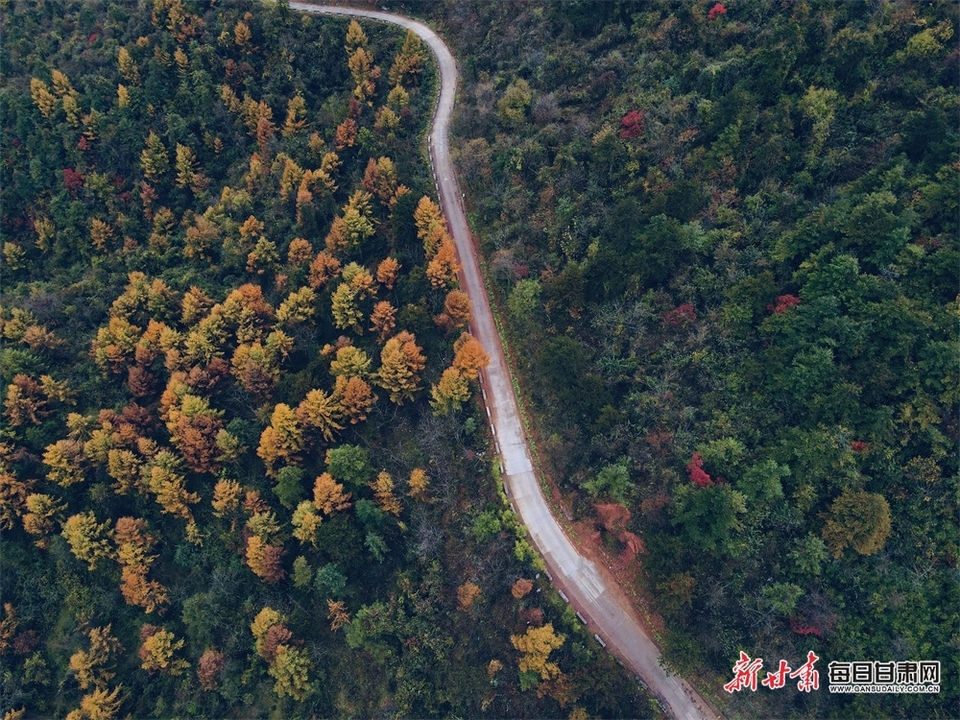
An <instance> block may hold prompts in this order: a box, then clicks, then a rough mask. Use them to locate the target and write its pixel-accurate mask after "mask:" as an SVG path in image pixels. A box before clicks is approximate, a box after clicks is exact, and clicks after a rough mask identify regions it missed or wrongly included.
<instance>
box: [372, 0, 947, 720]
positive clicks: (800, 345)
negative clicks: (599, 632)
mask: <svg viewBox="0 0 960 720" xmlns="http://www.w3.org/2000/svg"><path fill="white" fill-rule="evenodd" d="M391 7H394V8H398V9H399V8H400V7H407V8H408V9H409V8H411V7H412V8H413V9H414V10H416V11H419V12H423V13H425V14H426V15H428V16H429V17H430V19H431V20H432V21H433V22H436V23H437V25H438V27H440V29H441V31H442V32H443V33H444V35H445V37H447V38H448V39H449V40H450V41H451V43H452V44H453V46H454V49H455V54H456V55H457V56H458V58H460V64H461V70H462V72H463V76H464V84H463V87H462V89H461V110H460V113H459V120H458V122H457V124H456V127H455V133H456V134H457V136H458V138H459V140H458V142H457V143H456V145H458V146H459V148H460V153H459V163H460V167H461V168H462V170H463V178H464V180H465V190H466V191H467V198H468V201H469V203H470V205H471V210H472V215H473V217H472V221H473V226H474V228H475V231H476V233H477V235H478V237H479V238H480V242H481V247H482V249H483V251H484V254H485V256H486V258H487V261H488V270H489V277H490V282H491V287H492V288H493V289H494V290H495V291H496V295H497V297H498V298H499V302H500V304H501V307H502V308H503V310H504V312H505V314H506V316H507V317H508V319H509V332H508V335H509V339H510V344H511V346H512V356H513V357H514V358H515V359H516V362H517V366H518V372H519V384H520V386H521V387H522V388H523V389H524V391H525V394H526V396H527V400H528V404H529V406H530V407H531V409H532V411H533V416H534V426H535V427H536V429H537V434H538V448H539V452H540V457H541V460H542V462H543V463H544V466H545V467H546V468H547V469H548V471H549V473H550V475H552V479H553V481H554V482H556V483H557V484H558V486H559V488H560V490H561V491H562V492H563V493H564V494H565V495H566V496H567V497H568V499H570V500H571V501H572V503H573V507H574V513H575V516H576V518H577V519H586V520H590V519H591V518H594V517H596V516H597V512H596V510H595V507H596V505H597V504H598V503H600V504H602V505H604V506H609V504H610V503H617V504H620V505H622V506H623V507H624V508H625V509H626V510H627V511H628V512H629V521H628V524H627V529H628V530H629V531H632V532H634V533H636V534H637V535H639V536H640V537H641V538H642V540H643V543H644V546H645V550H644V552H642V553H641V554H640V555H639V556H638V558H637V562H639V563H641V565H642V568H643V585H644V587H645V588H646V594H647V596H649V597H651V598H652V603H653V608H654V609H655V610H656V611H657V612H658V613H659V614H660V615H661V616H662V617H663V619H664V620H665V626H666V630H664V631H663V632H662V633H661V637H660V640H661V641H662V643H663V647H664V652H665V657H666V659H667V661H668V663H669V665H670V666H671V667H673V668H674V669H676V670H677V671H678V672H680V673H682V674H684V675H687V676H689V677H691V678H700V679H701V681H702V684H703V685H704V686H705V687H707V688H708V689H712V690H713V691H714V693H715V694H716V695H717V696H723V697H726V698H727V700H728V701H729V702H730V703H731V704H730V706H729V708H728V709H729V710H730V711H731V712H733V713H735V714H736V713H743V714H745V715H752V716H772V717H787V716H802V717H814V716H816V717H828V716H829V717H871V718H877V717H903V718H919V717H954V716H955V714H956V711H957V707H958V702H960V699H958V688H960V678H958V677H957V664H956V658H957V655H958V653H960V634H958V608H960V596H958V586H957V575H956V572H957V562H958V556H960V547H958V533H957V519H956V509H957V498H958V494H957V490H958V488H957V479H958V468H957V458H958V452H957V450H958V448H957V439H958V434H960V426H958V415H957V410H958V387H960V384H958V377H957V357H958V354H957V349H958V343H957V339H958V338H957V312H958V304H957V299H956V298H957V289H958V269H960V255H958V237H960V234H958V217H960V209H958V197H960V195H958V192H957V190H958V171H960V158H958V153H957V149H958V124H957V117H958V112H960V102H958V87H960V85H958V61H960V50H958V48H960V44H958V35H957V32H958V6H957V5H956V3H952V2H925V3H916V2H884V1H879V0H878V1H871V2H816V1H813V0H800V1H798V2H778V1H774V0H768V1H761V0H730V1H729V2H727V1H726V0H724V1H723V2H716V1H715V0H712V1H710V2H706V1H703V0H692V1H690V2H659V3H652V2H644V3H639V2H636V3H633V2H602V3H601V2H596V3H595V2H522V3H520V2H516V3H496V2H461V1H460V0H456V1H454V0H450V1H449V2H444V3H442V4H439V3H437V4H432V5H416V4H413V5H411V4H410V3H407V4H405V5H402V4H400V3H391ZM621 516H623V514H622V511H621ZM621 539H622V538H619V539H618V537H617V536H616V534H614V533H605V540H606V542H607V543H608V544H609V547H610V550H611V552H612V553H614V554H616V553H618V552H620V551H621V550H623V549H624V547H623V544H622V542H621ZM741 650H743V651H746V652H747V653H748V654H749V655H750V656H751V657H762V658H763V659H764V662H765V668H766V669H775V668H776V667H777V661H778V660H779V659H785V660H787V661H788V662H790V664H791V665H793V666H794V667H796V666H797V665H798V664H800V663H801V662H803V659H804V658H805V657H806V654H807V652H808V651H810V650H812V651H814V652H816V654H817V655H818V656H819V657H820V658H821V662H820V665H819V668H820V670H821V673H822V674H821V683H823V685H825V684H826V664H827V663H828V662H830V661H833V660H837V661H852V660H920V659H935V660H940V661H941V662H942V663H943V668H944V677H943V685H942V690H941V693H940V694H939V695H935V696H923V695H903V696H901V695H859V696H854V695H830V694H828V693H827V692H825V691H824V690H823V689H821V691H820V692H813V693H809V694H807V693H800V692H797V691H796V689H795V688H793V687H792V684H791V685H788V687H787V688H785V689H781V690H768V689H766V688H760V689H759V690H758V692H756V693H751V692H749V691H746V692H741V693H739V694H738V695H736V696H733V697H729V696H727V695H726V694H725V693H723V692H722V691H721V690H720V686H721V684H722V683H725V682H727V681H729V680H730V679H731V678H732V677H733V674H732V672H731V668H732V667H733V665H734V663H735V662H736V661H737V658H738V654H739V652H740V651H741Z"/></svg>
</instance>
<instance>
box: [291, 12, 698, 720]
mask: <svg viewBox="0 0 960 720" xmlns="http://www.w3.org/2000/svg"><path fill="white" fill-rule="evenodd" d="M290 7H291V8H292V9H294V10H298V11H303V12H312V13H321V14H326V15H347V16H354V17H364V18H370V19H373V20H379V21H382V22H388V23H392V24H394V25H400V26H401V27H405V28H407V29H410V30H413V31H414V32H415V33H417V35H419V36H420V38H421V39H422V40H423V41H424V42H425V43H426V44H427V46H428V47H429V48H430V50H431V51H432V52H433V54H434V56H435V57H436V60H437V66H438V67H439V69H440V97H439V100H438V102H437V107H436V112H435V115H434V119H433V127H432V129H431V132H430V140H429V142H430V157H431V160H432V161H433V170H434V178H435V180H436V184H437V192H438V195H439V197H440V203H441V206H442V208H443V211H444V214H445V215H446V218H447V222H448V223H449V225H450V230H451V232H452V234H453V237H454V240H455V241H456V245H457V253H458V255H459V257H460V263H461V265H462V266H463V270H462V271H461V277H460V280H461V286H462V288H463V290H464V292H466V293H467V295H468V296H469V297H470V301H471V303H472V304H473V320H472V322H471V324H470V331H471V332H472V334H473V335H474V337H476V338H477V339H478V340H480V342H481V343H482V344H483V346H484V348H486V350H487V352H488V353H489V354H490V365H489V366H488V367H487V368H486V370H485V372H483V373H482V375H481V383H482V385H481V386H482V388H483V397H484V402H485V404H486V407H487V409H488V410H489V414H490V420H491V430H492V432H493V435H494V438H495V440H496V444H497V448H498V453H499V456H500V458H501V460H502V466H503V480H504V485H505V487H506V491H507V494H508V495H509V497H510V500H511V502H512V503H513V506H514V508H515V509H516V511H517V514H518V515H519V516H520V519H521V520H522V522H523V524H524V525H525V526H526V527H527V530H528V532H529V533H530V536H531V539H532V540H533V544H534V545H535V546H536V548H537V549H538V550H539V551H540V553H541V554H542V555H543V557H544V560H545V561H546V564H547V567H548V568H549V570H550V573H551V579H552V581H553V583H554V584H555V585H556V586H557V587H558V588H559V589H560V591H561V592H562V593H563V595H564V596H565V597H566V598H568V599H569V602H570V603H571V604H572V605H573V607H574V609H575V610H577V611H578V612H579V613H580V614H581V616H582V617H584V618H585V619H586V621H587V626H588V629H589V630H590V632H592V633H595V634H596V635H597V636H598V637H599V638H600V639H601V640H602V642H603V643H604V645H605V647H606V648H607V650H609V651H610V652H612V653H613V654H614V655H615V656H616V657H618V658H620V659H621V660H622V661H623V662H624V663H625V664H626V665H627V666H628V667H630V668H631V669H632V670H633V671H634V672H635V673H636V674H637V675H638V676H639V677H641V678H642V679H643V680H644V681H645V682H646V684H647V685H648V687H649V688H650V690H651V691H652V692H653V693H654V694H655V695H656V696H657V697H658V698H659V699H660V701H661V703H662V704H663V705H664V706H666V709H667V711H668V712H669V713H670V714H671V715H673V716H674V717H676V718H681V719H682V720H705V719H706V718H715V717H717V714H716V712H715V711H714V710H712V708H711V707H710V706H709V705H708V704H707V703H706V702H705V701H704V700H703V698H702V697H700V695H699V694H698V693H697V692H696V691H695V690H694V689H693V688H692V687H691V686H690V685H689V684H688V683H687V682H686V681H685V680H683V679H682V678H680V677H677V676H676V675H671V676H668V675H667V674H666V672H664V670H663V668H662V667H660V664H659V658H660V651H659V650H658V648H657V646H656V645H655V644H654V642H653V640H651V639H650V636H649V635H648V634H647V632H646V630H645V628H644V626H643V623H642V622H641V621H640V619H639V617H638V616H637V614H636V611H635V610H634V609H633V608H632V607H630V606H629V602H627V601H626V598H625V596H624V594H623V593H622V592H621V591H620V590H619V588H617V587H616V583H615V581H614V580H613V578H612V576H611V575H610V574H609V573H606V572H605V571H604V569H603V568H600V567H598V566H597V565H596V563H594V562H592V561H590V560H588V559H586V558H584V557H583V556H581V555H580V554H579V553H578V552H577V550H576V548H575V547H574V546H573V543H572V542H570V539H569V538H568V537H567V535H566V534H565V533H564V531H563V529H562V528H561V527H560V525H559V523H558V522H557V520H556V519H555V518H554V517H553V515H552V514H551V512H550V508H549V507H548V506H547V502H546V500H545V499H544V495H543V492H542V491H541V489H540V483H539V482H538V479H537V476H536V473H535V472H534V467H533V463H532V462H531V460H530V450H529V446H528V444H527V439H526V434H525V433H524V430H523V423H522V421H521V418H520V411H519V408H518V405H517V398H516V396H515V395H514V392H513V384H512V382H511V378H510V374H509V372H508V370H507V362H506V358H505V357H504V354H503V346H502V345H501V343H500V336H499V334H498V332H497V327H496V325H495V323H494V320H493V313H492V312H491V310H490V301H489V299H488V297H487V291H486V288H485V287H484V284H483V278H482V276H481V274H480V267H479V263H478V261H477V254H476V253H477V248H476V247H475V244H474V242H473V237H472V235H471V233H470V228H469V226H468V225H467V218H466V214H465V213H464V211H463V204H462V201H461V200H462V197H463V196H462V195H461V194H460V187H459V185H458V183H457V177H456V175H455V173H454V169H453V162H452V161H451V158H450V144H449V128H450V117H451V115H452V113H453V106H454V101H455V99H456V91H457V65H456V61H455V60H454V59H453V55H452V54H451V53H450V50H449V49H448V48H447V46H446V44H444V42H443V41H442V40H441V39H440V37H439V36H438V35H437V34H436V33H435V32H433V30H431V29H430V28H429V27H427V26H426V25H424V24H422V23H419V22H417V21H415V20H411V19H409V18H405V17H403V16H400V15H394V14H392V13H385V12H379V11H376V10H362V9H354V8H347V7H335V6H327V5H312V4H309V3H302V2H291V3H290Z"/></svg>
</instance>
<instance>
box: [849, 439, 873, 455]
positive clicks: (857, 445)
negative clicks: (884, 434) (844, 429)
mask: <svg viewBox="0 0 960 720" xmlns="http://www.w3.org/2000/svg"><path fill="white" fill-rule="evenodd" d="M850 449H851V450H852V451H853V452H855V453H862V452H866V451H867V450H869V449H870V445H869V444H868V443H865V442H864V441H863V440H854V441H853V442H852V443H850Z"/></svg>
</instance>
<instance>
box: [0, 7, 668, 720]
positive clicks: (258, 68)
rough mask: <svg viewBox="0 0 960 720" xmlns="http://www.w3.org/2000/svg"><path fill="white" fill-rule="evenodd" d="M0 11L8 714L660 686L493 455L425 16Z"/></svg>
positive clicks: (279, 705)
mask: <svg viewBox="0 0 960 720" xmlns="http://www.w3.org/2000/svg"><path fill="white" fill-rule="evenodd" d="M0 12H2V14H0V22H2V28H0V29H2V38H3V41H2V43H0V53H2V55H0V67H2V72H3V82H2V87H0V121H2V142H0V148H2V149H0V152H2V162H0V232H2V245H3V248H2V249H3V260H2V262H3V265H2V278H0V279H2V311H0V330H2V347H0V375H2V386H0V387H2V389H3V407H2V430H0V531H2V536H0V538H2V544H0V592H2V597H0V599H2V613H0V716H2V717H4V718H6V719H8V720H13V719H14V718H20V717H28V718H29V717H69V718H73V719H76V720H79V719H81V718H98V719H108V718H112V717H138V718H140V717H142V718H146V717H187V716H190V717H193V716H200V717H268V716H269V717H279V718H291V717H331V716H337V717H393V716H418V717H433V716H461V717H480V716H491V717H505V716H511V717H557V716H563V717H566V716H570V717H574V718H585V717H588V716H618V717H624V716H630V717H638V716H640V717H643V716H649V715H652V714H654V712H655V711H654V709H653V707H654V706H653V705H651V703H650V698H648V697H646V696H644V694H643V693H642V691H641V690H640V689H639V687H638V685H637V684H636V682H635V680H634V678H633V677H632V676H630V675H629V674H628V673H626V672H625V671H624V670H622V669H621V668H619V667H618V666H617V665H616V664H615V663H614V661H613V660H612V658H611V657H610V656H609V655H607V654H606V653H605V652H603V651H602V650H601V649H600V647H599V646H598V645H596V644H595V643H594V641H593V640H592V639H591V638H589V636H588V635H587V633H586V632H585V630H584V629H583V628H582V626H581V625H580V624H579V622H578V621H577V620H576V618H575V616H574V614H573V611H572V610H570V609H569V608H568V607H567V606H566V605H565V604H564V603H563V602H562V601H561V599H560V598H559V597H558V596H557V594H556V593H555V592H554V591H553V590H552V589H551V588H550V586H549V585H548V584H546V583H545V580H544V579H543V578H541V577H540V574H539V572H538V567H540V564H539V561H538V560H537V559H536V558H535V557H534V555H533V553H532V551H531V549H530V546H529V545H528V543H527V541H526V539H525V535H524V532H523V530H522V528H521V527H520V526H519V523H518V522H517V519H516V517H515V516H514V515H513V513H512V511H511V510H510V508H509V505H508V504H507V503H506V501H505V497H504V496H503V494H502V492H498V490H497V483H496V478H495V475H494V472H495V468H494V467H493V463H492V460H493V457H492V455H491V453H490V450H489V447H488V438H487V436H486V433H485V427H484V424H483V420H482V418H483V415H482V413H479V412H478V408H477V405H476V400H475V398H474V397H473V395H474V391H475V389H476V381H477V374H478V370H479V369H480V368H481V367H483V365H484V364H485V363H486V354H485V352H484V350H483V348H482V347H480V345H479V343H478V342H477V341H476V340H475V339H473V338H472V337H471V336H470V335H469V334H468V333H466V332H465V326H466V323H467V319H468V317H469V313H470V303H469V300H468V299H467V297H466V296H465V295H464V294H463V293H462V292H460V290H459V289H458V286H457V278H456V273H457V263H456V258H455V253H454V250H453V244H452V241H451V239H450V238H449V236H448V234H447V231H446V227H445V222H444V220H443V218H442V216H441V214H440V211H439V208H438V207H437V205H436V204H435V202H434V201H433V200H432V199H431V197H430V193H432V191H433V183H432V180H431V178H430V172H429V168H428V166H427V164H426V159H425V150H424V145H423V140H424V137H425V133H426V128H427V124H428V122H429V119H430V111H431V109H432V106H433V102H434V97H435V93H436V85H437V78H436V73H435V70H434V68H433V66H432V61H431V59H430V58H429V57H428V55H427V53H426V51H425V49H424V48H423V47H422V45H421V44H420V42H419V40H418V39H417V38H416V37H415V36H413V35H404V34H403V33H402V32H400V31H398V30H396V29H395V28H389V27H383V26H379V25H375V24H371V25H364V26H363V27H361V26H360V25H359V24H357V23H348V22H347V21H346V20H333V19H321V18H317V17H311V16H305V15H301V14H298V13H294V12H291V11H290V10H289V9H288V8H286V7H284V6H283V5H282V4H281V5H275V4H273V3H263V4H262V3H259V2H252V1H251V2H242V1H234V2H207V1H206V0H154V1H153V2H140V3H130V2H115V3H114V2H110V3H107V2H101V3H90V2H83V3H80V2H61V1H57V2H54V1H52V0H51V1H49V2H48V1H44V0H39V1H37V0H7V1H5V2H3V3H0Z"/></svg>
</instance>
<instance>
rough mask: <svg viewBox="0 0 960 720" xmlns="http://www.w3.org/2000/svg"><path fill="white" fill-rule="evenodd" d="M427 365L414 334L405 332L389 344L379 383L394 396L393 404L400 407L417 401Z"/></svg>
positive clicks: (388, 342) (386, 345) (381, 357)
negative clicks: (421, 374)
mask: <svg viewBox="0 0 960 720" xmlns="http://www.w3.org/2000/svg"><path fill="white" fill-rule="evenodd" d="M426 362H427V359H426V357H424V355H423V351H422V349H421V348H420V346H419V345H417V343H416V337H414V335H413V333H410V332H408V331H406V330H404V331H403V332H400V333H397V335H395V336H394V337H392V338H390V339H389V340H387V342H386V343H385V344H384V346H383V350H382V351H381V352H380V370H379V371H378V372H377V382H378V384H379V385H380V387H382V388H383V389H384V390H386V391H387V392H389V393H390V401H391V402H394V403H397V404H398V405H400V404H402V403H403V401H404V400H413V397H414V395H415V394H416V393H417V391H419V390H420V371H421V370H423V368H424V366H425V365H426Z"/></svg>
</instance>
